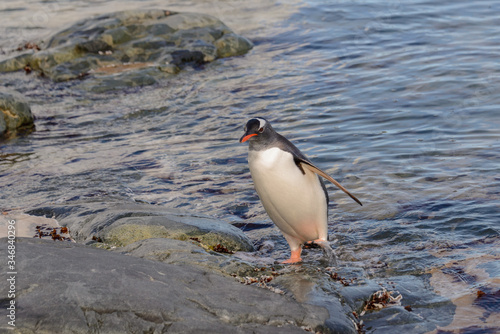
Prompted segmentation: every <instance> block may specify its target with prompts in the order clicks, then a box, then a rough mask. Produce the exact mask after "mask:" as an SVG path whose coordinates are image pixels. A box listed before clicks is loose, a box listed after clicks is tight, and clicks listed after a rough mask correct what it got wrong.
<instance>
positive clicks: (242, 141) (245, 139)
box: [240, 133, 257, 143]
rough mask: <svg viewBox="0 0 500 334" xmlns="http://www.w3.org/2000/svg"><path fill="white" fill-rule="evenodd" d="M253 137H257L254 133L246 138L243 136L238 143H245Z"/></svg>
mask: <svg viewBox="0 0 500 334" xmlns="http://www.w3.org/2000/svg"><path fill="white" fill-rule="evenodd" d="M253 136H257V134H256V133H251V134H249V135H246V136H245V135H244V136H243V137H241V138H240V143H244V142H246V141H247V140H248V139H250V138H251V137H253Z"/></svg>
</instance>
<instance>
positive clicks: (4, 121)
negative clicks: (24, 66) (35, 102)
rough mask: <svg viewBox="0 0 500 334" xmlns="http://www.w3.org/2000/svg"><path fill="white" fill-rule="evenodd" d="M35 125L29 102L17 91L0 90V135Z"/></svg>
mask: <svg viewBox="0 0 500 334" xmlns="http://www.w3.org/2000/svg"><path fill="white" fill-rule="evenodd" d="M32 126H33V114H32V113H31V109H30V106H29V104H28V103H27V102H26V101H25V100H24V99H23V97H22V96H21V95H20V94H18V93H16V92H11V91H9V92H7V91H0V135H4V134H6V133H8V132H14V131H16V130H18V129H21V128H31V127H32Z"/></svg>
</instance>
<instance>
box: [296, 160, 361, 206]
mask: <svg viewBox="0 0 500 334" xmlns="http://www.w3.org/2000/svg"><path fill="white" fill-rule="evenodd" d="M299 159H300V158H299ZM299 162H300V164H301V166H302V167H303V168H307V169H309V170H310V171H311V172H313V173H316V174H318V175H320V176H323V177H324V178H325V179H327V180H328V181H330V182H331V183H333V184H334V185H336V186H337V187H338V188H339V189H340V190H342V191H343V192H345V193H346V194H347V195H349V197H351V198H352V199H353V200H355V201H356V202H357V203H358V204H359V205H361V206H363V204H362V203H361V201H360V200H359V199H357V198H356V196H354V195H353V194H351V193H350V192H349V191H348V190H347V189H346V188H344V187H342V185H341V184H340V183H338V182H337V181H335V179H334V178H333V177H331V176H330V175H328V174H326V173H325V172H323V171H322V170H321V169H319V168H318V167H316V166H314V165H313V164H312V163H311V162H309V161H307V160H304V159H300V160H299Z"/></svg>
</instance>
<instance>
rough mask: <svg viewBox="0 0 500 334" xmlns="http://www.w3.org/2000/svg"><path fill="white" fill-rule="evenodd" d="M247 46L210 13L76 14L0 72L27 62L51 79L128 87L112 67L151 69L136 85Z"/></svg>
mask: <svg viewBox="0 0 500 334" xmlns="http://www.w3.org/2000/svg"><path fill="white" fill-rule="evenodd" d="M252 47H253V45H252V43H251V42H250V41H249V40H248V39H246V38H244V37H242V36H239V35H237V34H235V33H234V32H233V31H232V30H231V29H229V28H228V27H227V26H226V25H225V24H224V23H222V22H221V21H220V20H218V19H216V18H215V17H213V16H209V15H205V14H197V13H174V12H170V11H166V10H134V11H123V12H116V13H111V14H104V15H101V16H97V17H95V18H91V19H85V20H82V21H80V22H78V23H76V24H74V25H73V26H71V27H69V28H67V29H65V30H63V31H61V32H59V33H57V34H56V35H54V36H53V37H52V38H51V39H50V41H49V42H48V44H47V47H46V49H45V50H42V51H36V50H31V51H29V52H28V53H25V54H22V55H20V56H17V57H14V58H11V59H7V60H5V61H3V62H0V72H7V71H16V70H21V69H23V68H25V66H26V65H28V66H29V68H30V69H32V70H35V71H38V72H40V73H43V74H44V75H45V76H48V77H49V78H51V79H52V80H54V81H67V80H73V79H77V78H82V77H87V76H91V77H93V78H94V79H96V80H97V81H96V82H95V83H94V84H92V85H91V84H87V85H86V86H87V88H89V89H92V90H94V91H105V90H106V89H108V90H109V89H117V88H123V87H130V86H131V87H133V83H134V82H135V81H134V80H132V79H130V80H124V81H123V82H121V81H120V78H115V76H114V74H116V73H122V72H123V73H129V72H136V71H137V70H138V69H139V68H150V69H151V70H152V71H151V72H152V73H153V75H152V76H151V77H150V78H148V79H146V80H142V81H141V85H148V84H152V83H155V82H156V79H155V78H160V77H164V76H168V75H172V74H175V73H177V72H179V71H180V70H181V69H182V68H183V67H184V66H187V65H200V64H204V63H207V62H211V61H214V60H215V59H217V58H223V57H231V56H237V55H242V54H245V53H246V52H248V50H250V49H251V48H252ZM125 77H126V75H125ZM121 79H123V77H122V78H121ZM112 81H113V82H112ZM96 83H97V87H94V86H95V85H96ZM84 86H85V85H84ZM106 87H107V88H106Z"/></svg>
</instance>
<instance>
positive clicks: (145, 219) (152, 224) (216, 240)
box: [30, 203, 253, 252]
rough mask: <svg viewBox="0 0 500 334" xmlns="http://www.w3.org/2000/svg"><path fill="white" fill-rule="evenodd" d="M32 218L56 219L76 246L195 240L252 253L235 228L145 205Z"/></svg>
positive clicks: (89, 206)
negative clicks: (77, 243) (98, 241)
mask: <svg viewBox="0 0 500 334" xmlns="http://www.w3.org/2000/svg"><path fill="white" fill-rule="evenodd" d="M30 213H31V214H34V215H46V216H51V217H52V216H53V217H55V218H56V219H57V220H58V221H59V222H60V223H61V224H62V225H64V226H67V227H68V228H69V229H70V230H71V235H72V236H73V238H74V239H75V240H76V241H77V242H83V243H92V242H93V241H95V240H100V241H102V242H104V243H105V244H106V245H108V246H115V247H124V246H127V245H129V244H132V243H134V242H137V241H140V240H145V239H150V238H170V239H177V240H196V242H199V243H200V245H201V246H203V247H205V248H206V249H209V250H210V249H212V250H213V249H214V247H217V245H221V246H222V247H224V248H226V249H227V250H228V251H231V252H235V251H252V250H253V245H252V242H251V241H250V239H249V238H248V237H247V236H246V235H245V234H244V233H243V232H242V231H241V230H240V229H238V228H236V227H234V226H232V225H230V224H228V223H226V222H223V221H220V220H217V219H214V218H211V217H208V216H203V215H194V214H186V213H181V212H175V211H172V210H167V209H165V208H162V207H158V206H155V205H147V204H134V203H130V204H110V203H86V204H83V205H81V206H74V207H71V206H61V207H58V206H54V207H46V208H40V209H35V210H32V211H31V212H30Z"/></svg>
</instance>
